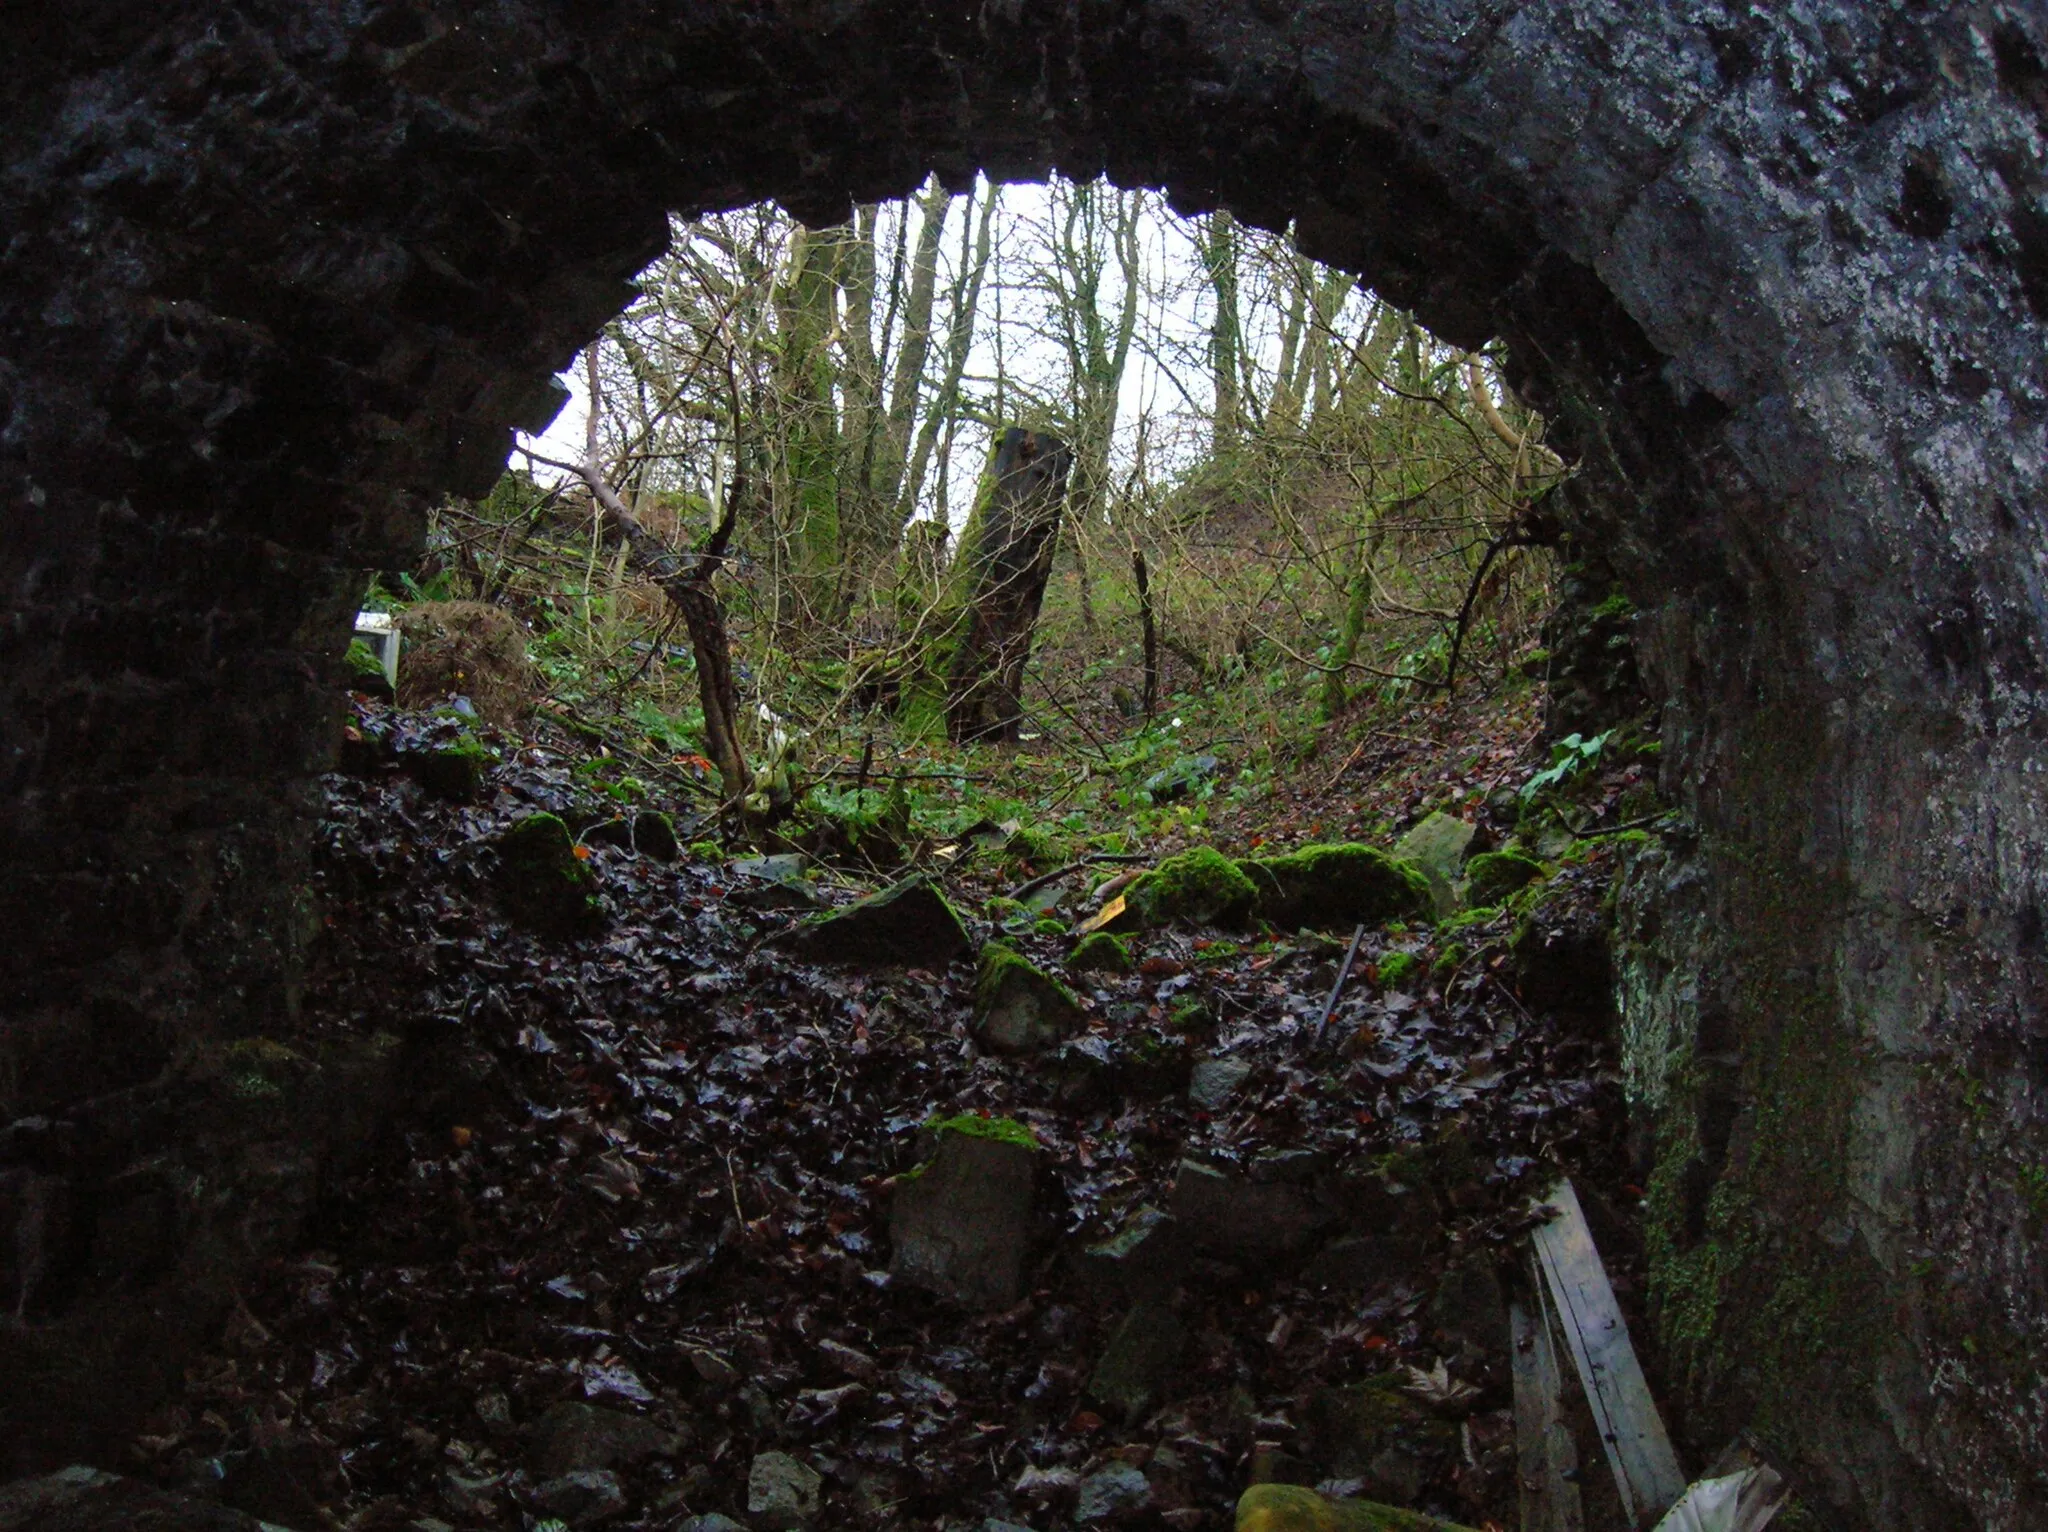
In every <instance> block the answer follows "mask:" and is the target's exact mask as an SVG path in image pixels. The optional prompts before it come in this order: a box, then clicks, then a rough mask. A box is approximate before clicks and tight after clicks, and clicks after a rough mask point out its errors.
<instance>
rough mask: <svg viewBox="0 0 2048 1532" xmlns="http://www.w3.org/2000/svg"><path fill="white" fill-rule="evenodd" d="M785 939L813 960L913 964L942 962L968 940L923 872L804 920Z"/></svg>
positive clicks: (934, 965)
mask: <svg viewBox="0 0 2048 1532" xmlns="http://www.w3.org/2000/svg"><path fill="white" fill-rule="evenodd" d="M785 941H786V942H787V944H788V945H789V947H790V949H791V950H792V951H794V952H795V953H796V954H797V955H798V956H800V957H803V958H807V959H809V960H811V961H812V962H818V963H859V964H874V963H901V964H904V965H906V966H908V967H912V968H942V967H944V966H945V965H946V964H948V963H950V962H952V961H953V959H954V958H956V957H959V956H960V955H961V954H962V953H963V952H966V951H967V950H968V948H969V947H970V946H971V945H972V943H971V942H970V941H969V940H968V936H967V929H966V927H964V926H962V925H961V924H960V917H959V916H958V915H957V914H955V913H954V912H953V906H952V905H950V904H948V903H947V902H946V898H945V895H943V894H941V893H940V892H939V891H938V890H937V889H936V888H933V887H932V885H931V883H930V882H929V881H928V880H927V879H926V878H925V877H924V876H923V875H922V874H918V875H914V876H912V877H908V878H905V879H903V880H902V881H901V882H900V883H892V884H891V885H890V886H889V887H887V888H885V889H882V890H881V891H880V892H878V893H872V894H869V895H868V896H867V897H866V898H865V899H856V900H855V901H854V902H853V903H852V904H849V905H847V906H846V907H845V908H843V909H838V910H834V911H832V912H831V913H830V914H827V915H817V916H813V917H812V918H810V919H808V920H805V921H802V922H801V923H799V924H798V925H797V926H796V927H795V929H794V930H792V931H791V932H790V934H789V935H788V936H787V937H786V938H785Z"/></svg>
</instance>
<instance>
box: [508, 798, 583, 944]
mask: <svg viewBox="0 0 2048 1532" xmlns="http://www.w3.org/2000/svg"><path fill="white" fill-rule="evenodd" d="M498 896H499V898H501V899H502V900H503V901H504V903H505V908H506V909H507V910H509V911H510V912H511V914H512V918H513V919H514V920H516V921H518V922H519V923H520V924H521V925H523V926H527V927H529V928H531V929H532V930H535V931H537V932H539V933H540V934H541V935H543V936H559V937H570V936H589V935H592V934H594V933H596V932H597V931H599V930H601V929H603V927H604V906H603V905H602V904H600V903H599V902H598V898H597V877H596V875H595V874H594V873H592V872H591V870H590V869H589V868H588V867H587V866H585V865H584V862H583V859H582V858H581V857H579V856H578V855H577V854H576V844H575V842H574V841H573V840H571V839H570V837H569V827H568V826H567V825H565V824H563V823H562V821H561V820H560V819H559V818H557V817H556V816H555V815H553V814H545V813H543V814H529V815H527V816H526V818H524V819H522V820H520V821H518V822H517V823H516V824H514V825H513V826H511V828H509V829H507V830H506V831H505V832H504V833H503V834H502V835H500V836H499V837H498Z"/></svg>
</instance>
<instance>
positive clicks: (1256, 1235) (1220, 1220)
mask: <svg viewBox="0 0 2048 1532" xmlns="http://www.w3.org/2000/svg"><path fill="white" fill-rule="evenodd" d="M1173 1215H1174V1217H1175V1218H1177V1219H1179V1220H1180V1223H1181V1226H1182V1228H1184V1229H1185V1230H1186V1231H1187V1236H1188V1239H1189V1240H1190V1241H1191V1242H1192V1243H1193V1244H1194V1246H1195V1248H1196V1249H1198V1250H1204V1251H1208V1252H1211V1253H1214V1254H1218V1255H1224V1256H1228V1257H1230V1258H1231V1259H1233V1260H1238V1261H1243V1262H1246V1263H1249V1264H1254V1265H1256V1264H1258V1263H1259V1262H1260V1261H1261V1260H1262V1259H1265V1258H1269V1257H1271V1256H1274V1255H1291V1254H1295V1253H1297V1252H1299V1251H1301V1250H1303V1249H1305V1248H1306V1247H1307V1245H1308V1243H1309V1241H1310V1238H1311V1237H1312V1236H1313V1235H1314V1233H1315V1231H1316V1229H1317V1228H1318V1227H1320V1226H1321V1225H1322V1223H1323V1222H1324V1221H1325V1219H1324V1215H1323V1214H1322V1212H1321V1211H1320V1210H1319V1209H1318V1208H1317V1207H1316V1205H1315V1204H1314V1202H1312V1201H1311V1200H1310V1199H1309V1197H1308V1195H1307V1193H1305V1192H1304V1191H1303V1190H1302V1189H1301V1188H1300V1187H1298V1186H1291V1185H1287V1184H1284V1183H1262V1182H1257V1181H1252V1180H1249V1179H1247V1178H1245V1177H1243V1176H1239V1175H1234V1174H1232V1173H1231V1172H1229V1171H1224V1170H1218V1169H1216V1168H1215V1167H1213V1166H1209V1165H1203V1164H1201V1163H1199V1162H1198V1161H1195V1160H1182V1161H1181V1162H1180V1170H1179V1172H1178V1173H1177V1174H1176V1175H1175V1177H1174V1182H1173Z"/></svg>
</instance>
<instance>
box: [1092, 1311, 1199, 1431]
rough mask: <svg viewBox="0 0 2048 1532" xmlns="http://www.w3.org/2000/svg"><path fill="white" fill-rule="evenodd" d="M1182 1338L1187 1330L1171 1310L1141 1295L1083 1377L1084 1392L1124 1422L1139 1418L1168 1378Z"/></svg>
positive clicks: (1183, 1346) (1185, 1338)
mask: <svg viewBox="0 0 2048 1532" xmlns="http://www.w3.org/2000/svg"><path fill="white" fill-rule="evenodd" d="M1187 1343H1188V1332H1187V1329H1186V1327H1185V1326H1183V1325H1182V1324H1181V1322H1180V1320H1179V1319H1178V1318H1177V1317H1175V1315H1174V1312H1173V1310H1172V1309H1170V1308H1168V1307H1167V1306H1166V1305H1165V1304H1164V1303H1162V1302H1159V1301H1157V1300H1154V1299H1149V1298H1148V1299H1142V1300H1140V1301H1139V1303H1138V1304H1137V1306H1136V1307H1135V1308H1133V1309H1132V1310H1131V1311H1130V1313H1128V1314H1126V1315H1125V1316H1124V1322H1123V1323H1122V1324H1120V1325H1118V1326H1117V1327H1116V1334H1115V1335H1113V1336H1111V1337H1110V1342H1109V1349H1108V1350H1107V1351H1105V1352H1104V1353H1103V1354H1102V1360H1101V1361H1100V1362H1099V1363H1097V1364H1096V1367H1095V1372H1094V1374H1093V1375H1092V1376H1091V1377H1090V1378H1089V1379H1088V1397H1089V1398H1091V1399H1093V1400H1094V1401H1095V1402H1096V1403H1097V1404H1100V1405H1102V1406H1104V1407H1105V1408H1107V1409H1110V1410H1114V1411H1116V1412H1117V1413H1118V1414H1120V1415H1122V1416H1123V1418H1124V1419H1125V1420H1126V1421H1137V1420H1140V1419H1142V1418H1143V1417H1144V1416H1145V1415H1146V1414H1148V1413H1149V1412H1150V1411H1151V1409H1152V1406H1153V1405H1154V1404H1156V1403H1158V1401H1159V1398H1160V1396H1161V1394H1162V1393H1163V1392H1164V1391H1165V1389H1166V1386H1167V1384H1168V1383H1170V1382H1171V1381H1172V1379H1173V1374H1174V1370H1175V1369H1176V1368H1178V1367H1179V1366H1180V1358H1181V1353H1182V1352H1183V1351H1184V1350H1186V1349H1187Z"/></svg>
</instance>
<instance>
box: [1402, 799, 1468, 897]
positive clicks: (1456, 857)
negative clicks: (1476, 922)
mask: <svg viewBox="0 0 2048 1532" xmlns="http://www.w3.org/2000/svg"><path fill="white" fill-rule="evenodd" d="M1477 833H1478V829H1477V827H1476V826H1475V825H1473V824H1472V823H1471V822H1470V821H1468V820H1463V819H1460V818H1458V817H1457V816H1456V815H1454V814H1446V813H1443V812H1441V811H1439V812H1437V813H1434V814H1431V815H1430V816H1429V817H1428V818H1427V819H1425V820H1423V821H1422V823H1421V824H1419V825H1417V826H1416V827H1415V828H1414V829H1412V830H1410V831H1409V832H1408V833H1407V834H1406V835H1404V836H1402V837H1401V838H1400V840H1398V841H1396V842H1395V843H1394V855H1395V856H1397V857H1399V858H1400V859H1401V860H1402V861H1404V862H1408V863H1411V864H1413V866H1414V867H1415V869H1416V870H1417V871H1418V872H1420V873H1421V874H1422V875H1423V877H1425V878H1426V879H1428V880H1429V889H1430V895H1431V898H1432V900H1433V902H1434V904H1435V907H1436V913H1437V914H1439V915H1448V914H1450V913H1451V912H1452V911H1453V910H1455V909H1456V908H1457V907H1458V896H1457V892H1456V888H1455V885H1456V883H1457V881H1458V875H1459V873H1460V872H1461V871H1462V870H1463V869H1464V866H1465V853H1466V852H1467V851H1469V850H1470V849H1471V847H1472V837H1473V836H1474V835H1476V834H1477Z"/></svg>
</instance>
